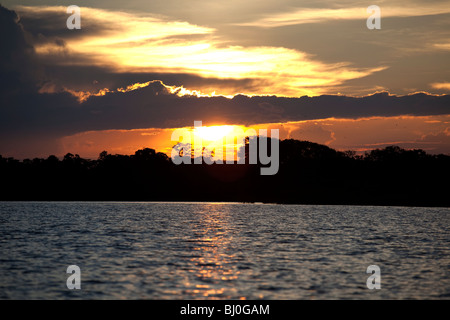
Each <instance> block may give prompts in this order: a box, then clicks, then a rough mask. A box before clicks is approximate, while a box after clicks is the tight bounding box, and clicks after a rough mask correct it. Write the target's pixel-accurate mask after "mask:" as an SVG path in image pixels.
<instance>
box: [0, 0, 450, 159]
mask: <svg viewBox="0 0 450 320" xmlns="http://www.w3.org/2000/svg"><path fill="white" fill-rule="evenodd" d="M0 3H1V5H2V7H1V8H0V27H1V29H0V36H1V38H0V41H1V42H2V45H1V47H0V55H1V63H0V71H1V73H0V98H1V102H2V103H1V106H0V154H1V155H2V156H4V157H5V156H13V157H16V158H33V157H46V156H48V155H50V154H55V155H57V156H62V155H64V154H65V153H67V152H71V153H74V154H75V153H77V154H80V156H83V157H88V158H96V157H97V156H98V154H99V153H100V152H101V151H103V150H107V151H109V152H110V153H121V154H132V153H134V151H136V150H137V149H140V148H144V147H151V148H155V149H157V151H162V152H168V151H169V150H170V148H171V146H172V145H173V144H174V143H173V142H172V141H171V140H170V134H171V132H172V131H173V130H174V129H176V128H181V127H185V128H188V127H192V126H193V123H194V121H195V120H201V121H203V124H204V125H234V126H242V127H244V128H263V127H264V128H277V129H279V130H280V138H282V139H286V138H294V139H299V140H309V141H313V142H318V143H322V144H326V145H328V146H330V147H332V148H335V149H338V150H355V151H358V152H364V151H367V150H371V149H374V148H383V147H385V146H388V145H393V144H395V145H399V146H401V147H404V148H407V149H412V148H421V149H424V150H426V151H427V152H429V153H445V154H450V68H449V66H450V6H449V5H448V1H437V0H435V1H426V2H425V1H416V0H408V1H402V0H397V1H395V0H394V1H374V2H370V3H367V2H364V1H356V0H347V1H328V0H323V1H301V0H296V1H294V0H289V1H287V0H286V1H283V0H282V1H245V2H243V1H235V0H231V1H211V0H209V1H207V0H193V1H175V0H164V1H159V0H153V1H144V0H130V1H126V2H123V1H115V0H97V1H82V0H79V1H72V0H71V1H65V0H58V1H46V0H43V1H39V2H37V1H32V0H28V1H27V0H23V1H20V0H14V1H10V0H2V1H1V2H0ZM74 4H75V5H78V6H79V7H80V8H81V29H79V30H77V29H74V30H69V29H68V28H67V27H66V20H67V19H68V17H69V16H70V14H68V13H67V12H66V10H67V7H68V6H69V5H74ZM369 5H377V6H379V7H380V9H381V29H374V30H371V29H368V27H367V24H366V21H367V19H368V18H369V16H370V15H371V13H368V12H367V7H368V6H369Z"/></svg>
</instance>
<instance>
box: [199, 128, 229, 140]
mask: <svg viewBox="0 0 450 320" xmlns="http://www.w3.org/2000/svg"><path fill="white" fill-rule="evenodd" d="M233 127H234V126H226V125H225V126H210V127H197V128H195V129H194V134H195V135H197V136H198V137H200V138H202V139H203V140H206V141H217V140H220V139H223V138H224V137H226V136H227V135H228V134H230V133H231V132H232V131H233Z"/></svg>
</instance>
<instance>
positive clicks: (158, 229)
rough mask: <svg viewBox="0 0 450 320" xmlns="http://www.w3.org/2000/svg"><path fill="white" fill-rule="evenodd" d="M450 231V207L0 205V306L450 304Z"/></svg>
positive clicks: (153, 203)
mask: <svg viewBox="0 0 450 320" xmlns="http://www.w3.org/2000/svg"><path fill="white" fill-rule="evenodd" d="M449 223H450V209H449V208H414V207H370V206H331V205H327V206H325V205H324V206H320V205H271V204H243V203H179V202H178V203H156V202H0V298H1V299H449V298H450V255H449V253H450V232H449V225H450V224H449ZM69 265H77V266H79V268H80V270H81V290H69V289H68V288H67V286H66V280H67V278H68V277H69V276H70V274H68V273H66V270H67V267H68V266H69ZM370 265H377V266H378V267H379V268H380V272H381V289H379V290H377V289H373V290H369V289H368V288H367V285H366V281H367V278H368V277H369V276H370V274H368V273H366V270H367V267H368V266H370Z"/></svg>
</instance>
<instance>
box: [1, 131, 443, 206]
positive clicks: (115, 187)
mask: <svg viewBox="0 0 450 320" xmlns="http://www.w3.org/2000/svg"><path fill="white" fill-rule="evenodd" d="M247 149H248V148H247ZM246 151H247V152H248V150H246ZM261 166H262V165H261V164H248V163H246V164H212V165H208V164H205V163H204V164H197V165H194V164H191V165H188V164H180V165H175V164H173V163H172V160H171V159H170V158H169V157H168V156H167V155H166V154H164V153H159V152H155V150H153V149H150V148H145V149H141V150H138V151H136V152H135V154H134V155H118V154H116V155H112V154H109V153H107V152H106V151H103V152H102V153H100V155H99V157H98V159H96V160H89V159H83V158H81V157H80V156H78V155H74V154H71V153H68V154H66V155H65V156H64V158H63V159H58V158H57V157H56V156H53V155H52V156H49V157H48V158H46V159H41V158H35V159H25V160H23V161H19V160H17V159H14V158H3V157H2V156H0V175H1V177H2V179H1V180H2V183H1V190H0V200H25V201H27V200H30V201H31V200H68V201H69V200H70V201H72V200H77V201H78V200H79V201H85V200H86V201H88V200H90V201H236V202H265V203H291V204H294V203H295V204H346V205H404V206H449V205H450V197H449V195H448V181H450V156H447V155H442V154H440V155H431V154H427V153H426V152H425V151H423V150H421V149H415V150H405V149H402V148H400V147H398V146H389V147H386V148H384V149H376V150H372V151H370V152H366V153H365V154H364V155H356V154H355V152H353V151H346V152H340V151H336V150H334V149H332V148H329V147H327V146H325V145H320V144H317V143H313V142H308V141H299V140H293V139H287V140H283V141H280V167H279V171H278V173H277V174H276V175H272V176H263V175H260V167H261Z"/></svg>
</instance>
